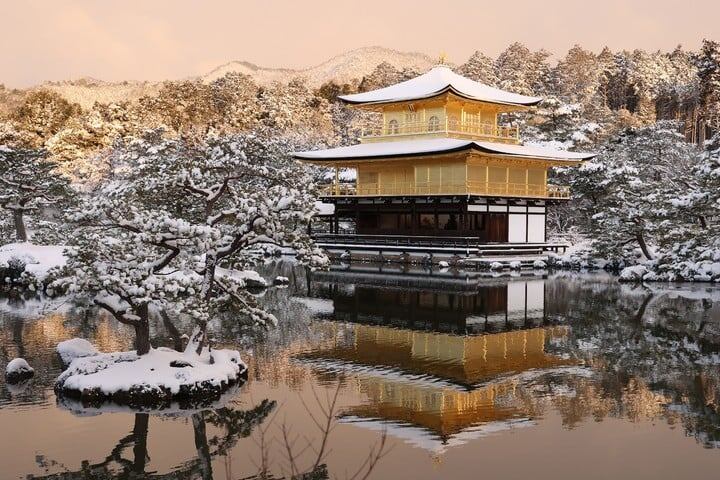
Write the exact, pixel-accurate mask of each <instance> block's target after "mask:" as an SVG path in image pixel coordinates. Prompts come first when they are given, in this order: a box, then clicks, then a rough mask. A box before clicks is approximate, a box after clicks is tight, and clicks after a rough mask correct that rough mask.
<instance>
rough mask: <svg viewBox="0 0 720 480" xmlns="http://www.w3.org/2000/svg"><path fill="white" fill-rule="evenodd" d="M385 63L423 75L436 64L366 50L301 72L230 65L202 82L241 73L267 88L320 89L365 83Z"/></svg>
mask: <svg viewBox="0 0 720 480" xmlns="http://www.w3.org/2000/svg"><path fill="white" fill-rule="evenodd" d="M382 62H387V63H389V64H390V65H392V66H394V67H395V68H398V69H400V70H401V69H403V68H413V69H416V70H419V71H421V72H424V71H425V70H427V69H429V68H430V67H431V66H432V65H433V64H434V63H436V62H434V61H433V60H432V59H431V58H430V57H429V56H428V55H425V54H423V53H411V52H398V51H397V50H392V49H390V48H384V47H365V48H358V49H356V50H351V51H349V52H346V53H343V54H341V55H337V56H335V57H333V58H331V59H330V60H327V61H325V62H323V63H321V64H320V65H316V66H314V67H310V68H306V69H301V70H292V69H286V68H263V67H259V66H257V65H254V64H252V63H248V62H230V63H226V64H225V65H222V66H220V67H218V68H216V69H215V70H213V71H211V72H210V73H208V74H207V75H203V76H202V77H201V78H202V79H203V80H204V81H208V82H209V81H212V80H215V79H216V78H219V77H222V76H223V75H225V74H226V73H228V72H238V73H243V74H245V75H249V76H250V77H252V78H253V79H254V80H255V82H256V83H258V84H259V85H266V84H268V83H270V82H273V81H279V82H288V81H290V80H292V79H294V78H298V77H304V78H305V79H307V81H308V84H309V85H310V86H312V87H319V86H320V85H322V84H323V83H325V82H327V81H328V80H334V81H336V82H338V83H346V82H350V81H351V80H353V79H361V78H362V77H363V76H365V75H367V74H369V73H371V72H372V71H373V70H374V69H375V67H377V66H378V65H379V64H380V63H382Z"/></svg>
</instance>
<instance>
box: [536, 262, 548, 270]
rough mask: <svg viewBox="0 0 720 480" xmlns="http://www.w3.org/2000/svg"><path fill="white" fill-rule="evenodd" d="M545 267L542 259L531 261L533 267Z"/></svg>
mask: <svg viewBox="0 0 720 480" xmlns="http://www.w3.org/2000/svg"><path fill="white" fill-rule="evenodd" d="M545 267H547V264H546V263H545V262H543V261H542V260H535V261H534V262H533V268H537V269H541V268H545Z"/></svg>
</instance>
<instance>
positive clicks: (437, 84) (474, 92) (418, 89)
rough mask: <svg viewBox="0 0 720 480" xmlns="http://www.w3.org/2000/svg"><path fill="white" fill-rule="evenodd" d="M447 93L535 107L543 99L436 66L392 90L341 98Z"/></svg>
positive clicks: (356, 100)
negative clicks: (489, 84)
mask: <svg viewBox="0 0 720 480" xmlns="http://www.w3.org/2000/svg"><path fill="white" fill-rule="evenodd" d="M446 92H452V93H454V94H455V95H458V96H460V97H464V98H467V99H470V100H478V101H482V102H491V103H500V104H505V105H523V106H531V105H535V104H537V103H539V102H540V101H541V100H542V98H539V97H528V96H525V95H519V94H517V93H511V92H506V91H504V90H500V89H498V88H493V87H490V86H488V85H484V84H482V83H479V82H476V81H474V80H470V79H469V78H465V77H463V76H462V75H458V74H457V73H455V72H453V71H452V70H451V69H450V68H449V67H448V66H447V65H436V66H434V67H433V68H432V69H431V70H430V71H429V72H427V73H424V74H422V75H420V76H418V77H415V78H411V79H410V80H407V81H404V82H401V83H398V84H395V85H391V86H389V87H385V88H380V89H377V90H371V91H369V92H365V93H355V94H352V95H340V96H339V97H338V98H339V99H340V100H342V101H344V102H347V103H352V104H363V103H371V104H372V103H391V102H402V101H410V100H420V99H423V98H431V97H435V96H437V95H440V94H443V93H446Z"/></svg>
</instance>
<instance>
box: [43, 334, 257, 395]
mask: <svg viewBox="0 0 720 480" xmlns="http://www.w3.org/2000/svg"><path fill="white" fill-rule="evenodd" d="M196 348H197V345H195V344H192V343H190V344H188V347H187V348H186V349H185V351H183V352H178V351H176V350H172V349H169V348H163V347H160V348H157V349H151V350H150V351H149V352H147V353H145V354H142V355H138V353H137V352H136V351H129V352H112V353H101V352H99V351H97V349H96V348H95V347H94V346H92V345H89V343H87V341H85V340H82V339H72V340H68V341H66V342H63V343H61V344H60V345H58V349H57V350H58V353H59V354H60V355H61V356H62V357H63V360H64V361H68V360H69V364H68V367H67V369H66V370H65V371H64V372H63V373H62V374H61V375H60V377H59V378H58V379H57V381H56V383H55V391H56V392H57V393H58V394H60V395H62V396H67V397H70V398H73V399H76V400H78V401H80V402H82V403H83V404H85V405H98V404H102V403H104V402H107V401H111V402H113V403H116V404H121V405H129V406H135V407H150V406H152V407H154V408H162V407H163V406H169V405H170V404H171V403H175V402H180V404H182V405H186V406H192V405H202V404H204V403H207V402H212V401H213V400H216V399H218V398H219V397H220V395H221V394H222V393H223V392H225V391H226V390H227V389H228V388H230V387H231V386H233V385H235V384H237V383H238V382H239V381H241V379H242V378H243V376H244V375H245V374H246V372H247V366H246V365H245V363H243V361H242V360H241V359H240V354H239V353H238V352H237V351H235V350H218V349H210V348H208V347H204V348H203V349H202V351H201V352H200V353H199V354H198V353H197V352H196Z"/></svg>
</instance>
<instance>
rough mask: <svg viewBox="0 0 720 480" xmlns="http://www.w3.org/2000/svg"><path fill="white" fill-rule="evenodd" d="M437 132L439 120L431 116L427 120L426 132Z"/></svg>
mask: <svg viewBox="0 0 720 480" xmlns="http://www.w3.org/2000/svg"><path fill="white" fill-rule="evenodd" d="M439 130H440V119H439V118H438V117H437V116H436V115H433V116H432V117H430V119H429V120H428V131H429V132H437V131H439Z"/></svg>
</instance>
